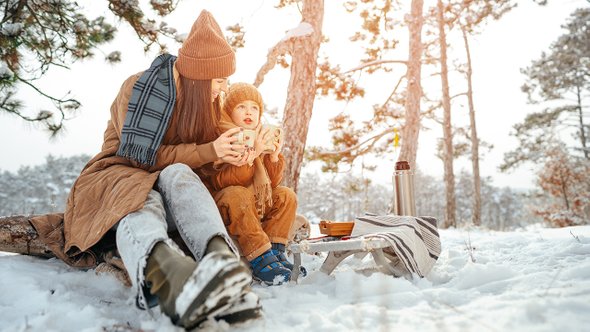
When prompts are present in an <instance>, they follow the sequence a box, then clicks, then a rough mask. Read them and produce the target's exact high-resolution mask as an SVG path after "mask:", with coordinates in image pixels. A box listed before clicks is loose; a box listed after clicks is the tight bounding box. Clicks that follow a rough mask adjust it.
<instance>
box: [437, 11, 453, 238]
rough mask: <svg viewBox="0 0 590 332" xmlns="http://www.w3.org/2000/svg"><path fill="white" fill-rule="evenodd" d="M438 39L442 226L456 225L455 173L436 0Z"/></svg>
mask: <svg viewBox="0 0 590 332" xmlns="http://www.w3.org/2000/svg"><path fill="white" fill-rule="evenodd" d="M438 31H439V35H438V41H439V44H440V68H441V73H440V77H441V83H442V105H443V111H444V116H443V141H444V149H443V150H444V151H443V163H444V176H445V189H446V190H445V191H446V201H447V206H446V209H445V221H444V223H443V228H448V227H451V226H456V221H455V213H456V212H455V209H456V205H455V175H454V173H453V132H452V130H451V97H450V96H449V77H448V75H449V71H448V68H447V37H446V33H445V21H444V18H443V3H442V1H441V0H438Z"/></svg>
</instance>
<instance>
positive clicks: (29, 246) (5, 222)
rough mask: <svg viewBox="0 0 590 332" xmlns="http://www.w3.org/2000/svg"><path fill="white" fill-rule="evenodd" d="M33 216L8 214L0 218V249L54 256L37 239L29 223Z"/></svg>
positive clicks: (32, 254) (35, 232)
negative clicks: (8, 215)
mask: <svg viewBox="0 0 590 332" xmlns="http://www.w3.org/2000/svg"><path fill="white" fill-rule="evenodd" d="M31 217H33V216H10V217H2V218H0V251H5V252H13V253H18V254H24V255H31V256H40V257H46V258H49V257H55V256H54V255H53V253H52V252H51V250H49V248H48V247H47V246H46V245H45V244H44V243H43V242H41V241H40V240H39V236H38V234H37V231H36V230H35V228H33V226H32V225H31V223H30V221H29V220H30V218H31Z"/></svg>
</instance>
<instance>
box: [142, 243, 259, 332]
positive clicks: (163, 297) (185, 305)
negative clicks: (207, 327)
mask: <svg viewBox="0 0 590 332" xmlns="http://www.w3.org/2000/svg"><path fill="white" fill-rule="evenodd" d="M221 240H222V241H223V239H221ZM210 242H213V245H212V246H211V250H209V246H208V250H207V253H206V254H205V256H204V257H203V259H201V260H200V261H199V263H198V264H197V263H195V261H193V260H192V259H191V258H188V257H186V256H183V255H182V254H180V253H178V252H176V251H175V250H173V249H172V248H170V247H169V246H168V245H166V244H164V243H158V244H156V246H155V247H154V250H153V251H152V253H151V254H150V256H149V257H148V263H147V266H146V269H145V276H146V280H147V282H148V284H150V285H151V288H150V292H151V293H152V294H154V295H157V296H158V298H159V299H158V302H159V303H160V308H161V311H162V312H163V313H164V314H166V315H167V316H168V317H170V319H171V320H172V322H173V323H174V324H176V325H179V326H182V327H184V328H186V329H192V328H193V327H196V326H198V325H199V324H201V323H202V322H203V321H205V320H207V319H214V318H215V317H216V316H218V315H219V314H220V313H223V312H225V311H226V310H227V309H228V308H230V307H231V306H232V304H233V303H236V302H239V301H240V300H241V297H242V294H243V293H244V291H245V289H247V287H248V286H249V285H250V283H251V282H252V276H251V275H250V271H249V270H248V268H247V267H246V266H244V265H243V264H241V263H240V261H239V260H238V258H237V257H236V256H235V255H234V254H233V252H231V250H229V248H228V250H225V249H223V248H222V247H221V246H220V247H216V246H217V245H218V244H219V243H218V242H217V241H210ZM224 242H225V241H224ZM224 244H225V243H224ZM225 245H226V246H227V244H225Z"/></svg>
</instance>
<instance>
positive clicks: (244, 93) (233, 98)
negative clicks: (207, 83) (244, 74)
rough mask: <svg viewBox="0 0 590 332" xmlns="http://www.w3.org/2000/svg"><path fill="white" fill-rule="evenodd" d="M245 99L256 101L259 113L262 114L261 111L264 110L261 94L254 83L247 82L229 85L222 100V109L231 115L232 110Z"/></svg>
mask: <svg viewBox="0 0 590 332" xmlns="http://www.w3.org/2000/svg"><path fill="white" fill-rule="evenodd" d="M245 100H252V101H253V102H256V103H257V104H258V107H259V108H260V115H261V116H262V111H263V110H264V103H263V102H262V95H261V94H260V92H258V89H256V87H255V86H254V85H252V84H248V83H234V84H232V85H230V87H229V90H228V92H227V95H226V96H225V100H224V101H223V111H224V112H226V113H227V114H228V115H231V112H232V110H233V109H234V108H235V107H236V106H238V104H239V103H241V102H243V101H245Z"/></svg>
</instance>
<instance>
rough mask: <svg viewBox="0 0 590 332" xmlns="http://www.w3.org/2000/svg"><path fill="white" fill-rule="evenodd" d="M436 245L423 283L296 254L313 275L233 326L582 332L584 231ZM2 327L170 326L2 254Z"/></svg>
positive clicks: (127, 295) (114, 294)
mask: <svg viewBox="0 0 590 332" xmlns="http://www.w3.org/2000/svg"><path fill="white" fill-rule="evenodd" d="M441 239H442V248H443V252H442V255H441V257H440V259H439V260H438V262H437V264H436V265H435V267H434V269H433V271H432V272H431V273H430V275H429V276H428V278H425V279H415V280H406V279H395V278H392V277H391V276H387V275H384V274H381V273H373V274H370V275H366V274H367V273H361V272H355V270H363V271H365V272H367V270H368V268H369V267H370V266H371V264H372V262H371V261H370V260H368V259H365V260H362V261H360V260H358V259H354V258H351V259H349V260H347V261H345V262H343V263H342V264H341V265H340V266H339V267H338V268H337V270H336V271H334V273H333V274H332V275H331V276H326V275H323V274H322V273H320V272H318V269H319V267H320V265H321V263H322V261H323V259H322V257H318V256H304V257H303V261H304V265H305V266H306V267H307V268H308V270H310V271H312V272H311V273H310V275H309V276H308V277H306V278H304V279H302V280H301V281H300V283H299V284H288V285H284V286H278V287H262V286H258V285H256V286H255V287H254V290H255V292H256V293H257V294H258V295H259V296H260V297H261V299H262V303H263V306H264V318H263V319H260V320H257V321H254V322H250V323H246V324H243V325H241V326H231V330H232V331H272V332H276V331H348V330H354V331H589V330H590V315H589V313H590V226H582V227H571V228H563V229H539V228H537V229H529V230H527V231H524V230H523V231H516V232H490V231H480V230H472V231H469V232H468V231H466V230H447V231H442V232H441ZM469 240H470V241H471V247H472V248H473V249H472V250H468V247H469V246H468V245H467V244H466V243H468V242H469ZM472 257H473V258H474V259H475V262H473V261H472ZM206 330H211V331H226V330H230V326H228V325H227V324H225V323H224V322H221V323H216V324H212V325H209V326H207V327H206ZM0 331H10V332H13V331H179V329H178V328H176V327H174V326H172V325H171V324H170V322H169V321H168V320H167V319H166V318H165V317H163V316H160V314H159V312H158V310H157V308H156V310H155V312H154V317H153V318H152V317H151V316H150V314H149V313H148V312H144V311H140V310H138V309H136V308H135V306H134V301H133V299H132V292H131V290H130V289H128V288H125V287H124V286H122V285H121V284H120V283H119V282H118V281H117V280H115V279H114V278H112V277H110V276H96V275H95V274H94V272H93V271H86V272H84V271H79V270H75V269H72V268H70V267H68V266H66V265H65V264H63V263H62V262H60V261H58V260H55V259H52V260H40V259H36V258H32V257H25V256H18V255H9V254H2V253H0Z"/></svg>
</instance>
